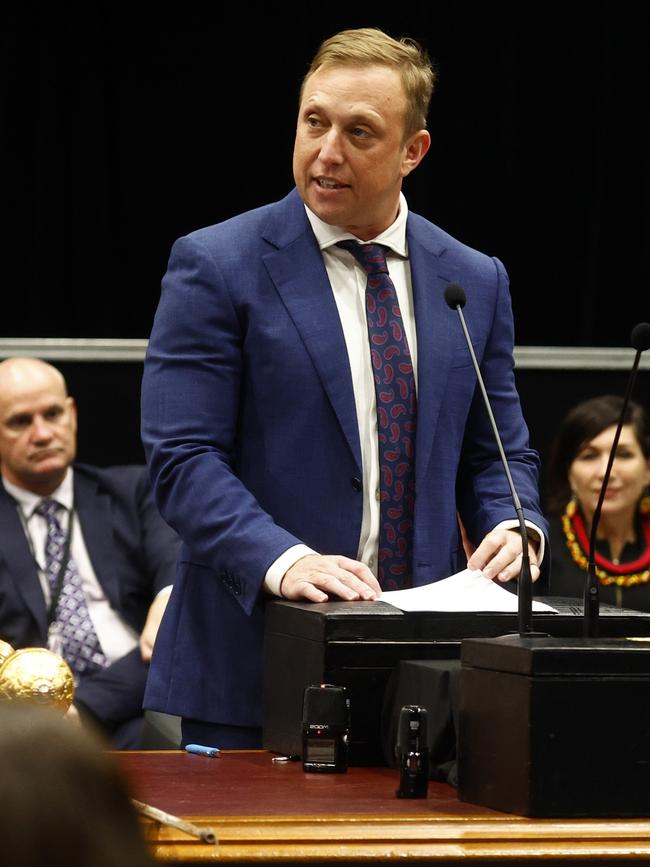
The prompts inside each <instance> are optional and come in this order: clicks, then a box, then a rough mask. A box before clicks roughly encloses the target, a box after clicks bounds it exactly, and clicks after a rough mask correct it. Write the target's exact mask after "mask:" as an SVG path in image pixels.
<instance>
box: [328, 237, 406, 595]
mask: <svg viewBox="0 0 650 867" xmlns="http://www.w3.org/2000/svg"><path fill="white" fill-rule="evenodd" d="M337 246H338V247H342V248H343V249H344V250H347V251H348V252H350V253H352V255H353V256H354V257H355V259H356V260H357V261H358V262H359V264H360V265H361V266H362V268H363V269H364V270H365V272H366V274H367V277H368V280H367V284H366V315H367V319H368V339H369V342H370V358H371V363H372V370H373V375H374V379H375V395H376V399H377V434H378V442H379V474H380V525H379V560H378V578H379V583H380V584H381V587H382V589H383V590H398V589H401V588H403V587H408V586H410V585H411V577H412V548H413V513H414V510H415V426H416V416H417V399H416V393H415V378H414V376H413V364H412V360H411V353H410V351H409V347H408V343H407V340H406V334H405V332H404V324H403V321H402V314H401V312H400V309H399V303H398V300H397V293H396V291H395V285H394V284H393V281H392V280H391V278H390V276H389V274H388V266H387V264H386V255H385V253H384V246H383V245H382V244H359V243H357V242H356V241H352V240H349V241H339V243H338V244H337Z"/></svg>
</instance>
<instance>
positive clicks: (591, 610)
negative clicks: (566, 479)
mask: <svg viewBox="0 0 650 867" xmlns="http://www.w3.org/2000/svg"><path fill="white" fill-rule="evenodd" d="M630 343H631V344H632V347H633V348H634V349H636V355H635V356H634V364H633V365H632V370H631V371H630V376H629V378H628V381H627V389H626V390H625V397H624V398H623V406H622V407H621V415H620V417H619V420H618V425H617V426H616V433H615V434H614V439H613V441H612V447H611V449H610V452H609V458H608V460H607V467H606V468H605V475H604V476H603V483H602V485H601V486H600V494H599V495H598V502H597V503H596V509H595V511H594V517H593V519H592V521H591V533H590V534H589V562H588V564H587V578H586V580H585V593H584V634H585V636H586V637H587V638H595V637H596V636H597V635H598V615H599V613H600V605H599V601H598V594H599V587H598V577H597V575H596V532H597V530H598V522H599V521H600V513H601V511H602V508H603V501H604V500H605V492H606V491H607V485H608V484H609V477H610V475H611V472H612V466H613V465H614V457H615V455H616V449H617V448H618V441H619V438H620V436H621V430H622V429H623V424H624V422H625V414H626V412H627V406H628V403H629V402H630V397H631V396H632V388H633V386H634V380H635V379H636V372H637V368H638V367H639V361H640V359H641V353H642V352H645V350H646V349H650V323H648V322H639V323H638V325H635V326H634V328H633V329H632V333H631V334H630Z"/></svg>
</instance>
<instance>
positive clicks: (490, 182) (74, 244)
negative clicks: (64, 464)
mask: <svg viewBox="0 0 650 867" xmlns="http://www.w3.org/2000/svg"><path fill="white" fill-rule="evenodd" d="M386 6H388V4H386ZM391 6H392V7H393V11H392V12H382V13H381V14H377V12H373V11H372V10H373V8H374V6H373V5H371V4H366V3H348V4H341V5H339V4H336V5H335V6H332V7H331V8H329V7H328V6H327V5H323V4H309V3H301V4H285V5H279V6H261V7H259V6H251V5H250V4H239V5H238V6H235V7H234V8H230V9H229V10H228V11H224V8H223V7H222V6H217V4H214V5H213V6H205V7H196V6H192V5H191V4H187V6H186V7H185V6H183V5H180V6H177V7H172V9H171V11H169V12H167V13H163V12H161V11H160V9H161V7H158V8H156V13H155V17H152V19H151V21H150V25H149V26H147V27H145V26H143V24H142V21H140V22H139V23H137V24H136V21H135V19H133V20H132V19H131V18H130V17H129V16H128V15H127V14H126V13H125V14H124V16H123V17H121V16H119V15H118V14H117V13H116V12H115V11H112V12H110V13H109V12H106V11H105V10H104V11H101V7H99V6H98V7H96V8H95V7H93V8H92V9H88V8H87V9H86V10H85V12H83V13H79V12H76V13H73V12H65V11H62V10H60V9H57V10H56V14H55V13H54V12H49V13H44V15H45V18H43V19H39V20H31V21H29V22H27V21H25V20H18V19H16V18H13V19H12V18H11V16H10V15H7V13H5V26H4V27H3V28H2V36H1V37H0V38H1V40H2V41H1V45H2V52H1V58H0V64H1V66H0V69H1V71H2V76H1V84H0V88H1V92H2V109H1V110H2V118H1V119H2V125H3V133H2V145H1V146H2V154H1V159H2V166H3V172H4V184H3V187H4V194H3V202H4V205H5V209H6V227H7V228H6V229H5V231H4V233H3V238H4V241H5V245H6V248H5V254H4V256H3V268H2V271H3V286H4V298H5V303H4V305H3V314H4V315H3V317H2V325H1V326H0V334H1V335H3V336H7V337H8V336H12V337H20V336H25V337H51V336H60V337H147V336H148V334H149V330H150V326H151V320H152V316H153V313H154V311H155V307H156V303H157V299H158V294H159V286H160V278H161V276H162V274H163V272H164V269H165V266H166V262H167V257H168V254H169V248H170V246H171V244H172V242H173V240H174V239H175V238H176V237H178V236H179V235H181V234H184V233H186V232H188V231H191V230H192V229H194V228H197V227H199V226H202V225H206V224H209V223H213V222H218V221H220V220H223V219H226V218H228V217H230V216H232V215H234V214H236V213H238V212H241V211H243V210H246V209H248V208H251V207H255V206H258V205H261V204H264V203H266V202H268V201H272V200H275V199H278V198H281V197H282V196H284V195H285V194H286V192H288V190H289V189H290V187H291V186H292V177H291V150H292V144H293V130H294V124H295V113H296V101H297V94H298V87H299V82H300V80H301V78H302V76H303V74H304V72H305V71H306V68H307V65H308V62H309V59H310V58H311V56H312V55H313V53H314V51H315V50H316V48H317V46H318V44H319V43H320V42H321V41H322V40H323V39H324V38H326V37H328V36H330V35H331V34H332V33H334V32H336V31H338V30H340V29H343V28H346V27H359V26H379V27H382V28H383V29H385V30H387V31H388V32H389V33H391V34H392V35H394V36H400V35H403V34H405V35H410V36H413V37H415V38H418V39H419V40H421V41H422V42H423V43H424V44H425V46H426V47H427V48H428V50H429V52H430V53H431V55H432V56H433V57H434V58H435V60H436V63H437V66H438V69H439V75H440V80H439V85H438V88H437V93H436V95H435V96H434V100H433V104H432V109H431V114H430V124H429V126H430V129H431V132H432V135H433V147H432V150H431V152H430V154H429V156H428V157H427V158H426V160H425V163H424V164H423V165H422V166H421V167H420V168H419V169H418V170H417V172H416V173H415V174H414V175H413V176H412V177H411V178H409V179H408V180H407V183H406V186H405V192H406V195H407V198H408V201H409V206H410V207H411V208H412V209H413V210H415V211H418V212H420V213H421V214H423V215H424V216H426V217H428V218H429V219H431V220H433V221H434V222H436V223H438V224H439V225H441V226H442V227H443V228H445V229H446V230H447V231H449V232H451V233H452V234H454V235H456V236H457V237H459V238H460V239H461V240H463V241H465V242H466V243H468V244H470V245H472V246H475V247H477V248H479V249H481V250H483V251H485V252H487V253H490V254H493V255H497V256H499V257H500V258H501V259H502V260H503V262H504V264H505V265H506V267H507V269H508V271H509V273H510V277H511V284H512V295H513V304H514V309H515V317H516V332H517V333H516V338H517V342H518V343H519V344H529V345H536V344H542V345H543V344H551V345H559V346H562V345H597V346H598V345H601V346H608V345H611V346H626V345H629V333H630V329H631V327H632V326H633V325H634V324H635V323H636V322H638V321H643V320H648V319H650V310H649V303H648V287H649V284H650V280H649V277H650V218H649V204H650V172H649V169H650V166H649V162H650V140H649V139H650V134H649V120H648V118H649V114H650V113H649V111H648V90H649V88H648V85H649V84H650V51H648V47H647V42H648V27H647V23H646V14H645V12H644V5H643V4H637V3H635V2H628V0H619V2H617V3H598V2H593V3H589V4H588V3H582V2H581V3H571V2H563V3H559V2H536V0H535V2H526V0H520V2H489V3H487V2H476V3H471V2H463V0H448V2H446V3H442V2H435V0H427V2H419V3H418V2H411V3H409V4H399V3H393V4H391ZM378 8H384V4H381V7H378ZM111 9H114V7H111ZM198 9H200V11H196V10H198ZM140 17H141V18H142V16H140Z"/></svg>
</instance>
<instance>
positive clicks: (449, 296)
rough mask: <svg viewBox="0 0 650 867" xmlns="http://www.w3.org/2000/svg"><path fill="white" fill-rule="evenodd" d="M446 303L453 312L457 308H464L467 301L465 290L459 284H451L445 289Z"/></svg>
mask: <svg viewBox="0 0 650 867" xmlns="http://www.w3.org/2000/svg"><path fill="white" fill-rule="evenodd" d="M445 301H446V302H447V304H448V305H449V306H450V307H451V309H452V310H455V309H456V308H457V307H464V306H465V302H466V301H467V296H466V295H465V290H464V289H463V287H462V286H459V285H458V283H449V284H448V285H447V288H446V289H445Z"/></svg>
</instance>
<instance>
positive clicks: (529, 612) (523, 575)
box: [445, 283, 533, 635]
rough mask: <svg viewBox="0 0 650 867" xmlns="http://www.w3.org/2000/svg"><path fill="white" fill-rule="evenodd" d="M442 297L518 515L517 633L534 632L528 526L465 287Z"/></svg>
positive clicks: (449, 289) (453, 288) (451, 287)
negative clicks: (469, 318) (467, 313)
mask: <svg viewBox="0 0 650 867" xmlns="http://www.w3.org/2000/svg"><path fill="white" fill-rule="evenodd" d="M445 301H446V302H447V304H448V305H449V307H451V309H452V310H457V311H458V318H459V319H460V324H461V326H462V328H463V334H464V335H465V342H466V343H467V348H468V349H469V354H470V355H471V357H472V363H473V365H474V370H475V371H476V378H477V380H478V384H479V386H480V389H481V394H482V395H483V402H484V403H485V409H486V410H487V414H488V417H489V419H490V424H491V425H492V430H493V432H494V438H495V440H496V444H497V448H498V449H499V454H500V456H501V462H502V464H503V469H504V470H505V473H506V478H507V479H508V485H509V486H510V494H511V496H512V502H513V504H514V507H515V512H516V515H517V518H518V519H519V531H520V533H521V572H520V574H519V584H518V604H517V616H518V622H519V634H520V635H531V634H533V627H532V621H533V581H532V578H531V574H530V557H529V555H528V528H527V527H526V521H525V519H524V511H523V509H522V508H521V502H520V500H519V496H518V494H517V491H516V490H515V485H514V482H513V481H512V475H511V474H510V467H509V466H508V459H507V458H506V453H505V451H504V450H503V444H502V442H501V436H500V435H499V429H498V427H497V423H496V421H495V419H494V413H493V412H492V406H491V404H490V398H489V397H488V393H487V391H486V388H485V383H484V382H483V376H482V374H481V370H480V368H479V366H478V361H477V360H476V354H475V352H474V347H473V346H472V341H471V339H470V336H469V331H468V330H467V324H466V322H465V317H464V316H463V311H462V308H463V307H464V306H465V302H466V301H467V297H466V295H465V290H464V289H463V287H462V286H459V285H458V283H450V284H449V285H448V286H447V288H446V289H445Z"/></svg>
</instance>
